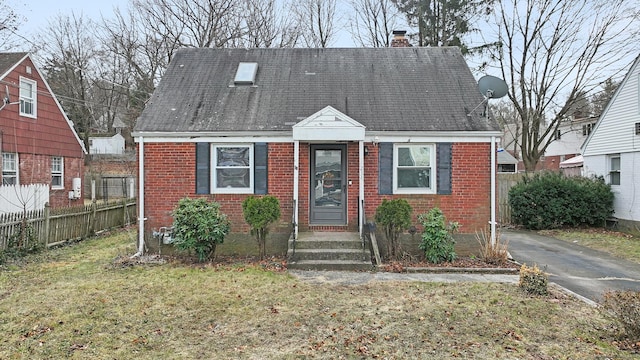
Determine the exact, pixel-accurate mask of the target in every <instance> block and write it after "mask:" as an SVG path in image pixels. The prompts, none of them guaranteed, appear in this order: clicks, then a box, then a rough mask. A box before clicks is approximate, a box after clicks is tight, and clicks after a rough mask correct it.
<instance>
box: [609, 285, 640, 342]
mask: <svg viewBox="0 0 640 360" xmlns="http://www.w3.org/2000/svg"><path fill="white" fill-rule="evenodd" d="M600 311H601V312H602V313H603V314H604V315H606V316H608V317H610V318H612V319H614V320H616V321H617V322H619V323H620V324H621V325H622V328H623V329H624V332H625V334H626V335H627V336H628V337H629V340H631V341H633V342H638V341H640V291H634V290H626V291H608V292H606V293H605V294H604V295H603V297H602V302H601V303H600Z"/></svg>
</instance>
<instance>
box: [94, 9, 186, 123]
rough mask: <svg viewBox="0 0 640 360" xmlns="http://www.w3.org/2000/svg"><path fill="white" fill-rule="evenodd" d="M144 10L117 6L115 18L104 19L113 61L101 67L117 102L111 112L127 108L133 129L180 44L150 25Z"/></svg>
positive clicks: (104, 39) (102, 33)
mask: <svg viewBox="0 0 640 360" xmlns="http://www.w3.org/2000/svg"><path fill="white" fill-rule="evenodd" d="M143 14H144V13H143V12H141V11H138V9H137V8H136V7H135V5H134V6H133V7H132V8H131V9H130V10H129V11H128V12H125V13H123V12H122V11H120V10H119V9H116V10H115V12H114V15H115V17H114V19H112V20H107V19H103V23H102V25H101V26H100V35H99V39H100V41H101V43H102V46H103V47H104V49H105V51H106V52H107V53H108V54H109V61H108V62H103V63H102V66H101V68H100V69H101V74H103V78H106V79H108V80H107V81H105V82H103V83H102V84H103V85H104V86H105V87H106V88H105V91H107V89H109V90H108V91H110V92H111V94H112V97H114V98H113V100H112V102H111V103H112V104H113V105H115V108H113V107H112V108H109V109H107V110H108V114H109V116H113V117H115V113H116V112H120V113H123V112H124V114H125V116H123V117H122V118H123V121H125V123H126V124H127V125H128V126H129V128H130V129H131V128H133V126H134V125H135V119H137V117H138V116H139V115H140V112H142V109H143V107H144V104H145V102H146V101H147V100H148V99H149V97H150V96H151V94H152V93H153V90H154V89H155V86H156V84H157V83H158V81H160V78H161V77H162V75H163V74H164V70H165V69H166V67H167V65H168V63H169V61H170V60H171V58H172V57H173V53H174V52H175V51H176V49H177V46H178V45H177V44H176V42H175V41H173V39H171V38H164V37H162V36H159V34H157V33H156V32H155V31H154V30H152V29H151V28H149V27H148V26H147V24H146V22H145V21H144V19H142V17H143V16H144V15H143ZM115 97H117V101H116V99H115Z"/></svg>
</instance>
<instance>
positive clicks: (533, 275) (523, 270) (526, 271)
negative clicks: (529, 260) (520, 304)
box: [518, 264, 549, 295]
mask: <svg viewBox="0 0 640 360" xmlns="http://www.w3.org/2000/svg"><path fill="white" fill-rule="evenodd" d="M518 285H519V286H520V288H521V289H522V290H524V291H526V292H527V293H529V294H533V295H547V294H549V275H547V274H546V273H545V272H544V271H542V270H540V269H539V268H538V265H533V267H528V266H527V264H522V266H521V267H520V282H519V283H518Z"/></svg>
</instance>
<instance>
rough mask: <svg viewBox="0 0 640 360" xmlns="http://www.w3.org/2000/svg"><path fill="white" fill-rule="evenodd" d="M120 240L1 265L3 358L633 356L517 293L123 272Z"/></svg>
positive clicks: (568, 305) (574, 318)
mask: <svg viewBox="0 0 640 360" xmlns="http://www.w3.org/2000/svg"><path fill="white" fill-rule="evenodd" d="M135 239H136V234H135V232H134V231H131V232H126V231H125V232H120V233H118V234H115V235H112V236H109V237H103V238H97V239H92V240H88V241H85V242H83V243H79V244H75V245H73V246H69V247H66V248H60V249H54V250H50V251H48V252H46V253H43V254H40V255H37V256H32V257H29V258H27V259H26V260H25V261H22V262H20V263H17V264H9V265H5V266H3V267H1V268H0V334H2V336H1V337H0V358H2V359H59V358H77V359H130V358H131V359H134V358H135V359H299V358H313V359H339V358H357V359H361V358H384V359H409V358H413V359H446V358H476V359H516V358H517V359H584V358H603V359H604V358H615V359H631V358H635V356H636V355H634V354H631V353H630V352H625V351H620V350H618V349H617V348H616V347H615V346H614V345H612V344H613V343H614V342H615V340H616V339H615V337H614V333H613V331H612V330H611V328H610V327H609V323H608V322H607V321H606V320H605V319H604V318H603V317H602V316H601V315H600V313H599V312H598V311H597V309H594V308H592V307H589V306H587V305H585V304H584V303H582V302H580V301H578V300H575V299H573V298H571V297H568V296H566V295H564V294H561V293H557V292H553V293H552V296H549V297H535V296H529V295H526V294H524V293H523V292H521V291H520V290H519V288H518V287H517V286H515V285H508V284H484V283H457V284H443V283H418V282H379V283H369V284H367V285H357V286H356V285H352V286H345V285H341V286H338V285H331V284H310V283H305V282H302V281H300V280H297V279H296V278H294V277H292V276H291V275H289V274H288V273H287V272H286V271H271V270H268V269H265V268H264V267H262V266H261V265H259V264H258V265H247V264H243V263H237V264H224V265H220V264H215V263H209V264H206V265H197V264H196V265H193V264H185V263H182V262H176V261H172V262H171V261H170V262H168V263H165V264H146V265H144V264H143V265H140V264H138V265H130V264H129V262H127V261H122V259H123V258H125V256H126V255H130V254H132V253H133V252H134V251H135Z"/></svg>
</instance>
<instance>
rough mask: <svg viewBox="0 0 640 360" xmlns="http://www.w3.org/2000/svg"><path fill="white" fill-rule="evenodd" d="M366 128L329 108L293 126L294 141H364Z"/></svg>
mask: <svg viewBox="0 0 640 360" xmlns="http://www.w3.org/2000/svg"><path fill="white" fill-rule="evenodd" d="M364 133H365V127H364V125H362V124H360V123H359V122H357V121H355V120H354V119H352V118H350V117H349V116H347V115H345V114H343V113H342V112H340V111H338V110H336V109H335V108H334V107H332V106H327V107H325V108H324V109H322V110H320V111H318V112H316V113H315V114H313V115H311V116H309V117H307V118H306V119H304V120H302V121H300V122H299V123H297V124H295V125H293V140H294V141H364Z"/></svg>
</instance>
